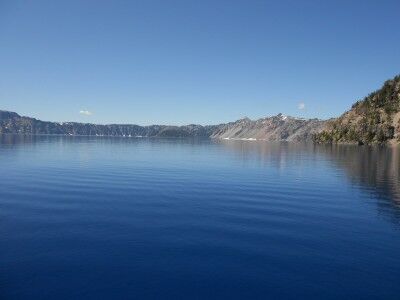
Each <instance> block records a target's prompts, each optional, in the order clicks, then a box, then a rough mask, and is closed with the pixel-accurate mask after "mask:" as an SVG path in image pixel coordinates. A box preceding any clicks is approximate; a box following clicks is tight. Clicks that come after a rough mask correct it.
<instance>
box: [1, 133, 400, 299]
mask: <svg viewBox="0 0 400 300" xmlns="http://www.w3.org/2000/svg"><path fill="white" fill-rule="evenodd" d="M0 224H1V225H0V298H1V299H79V298H81V299H135V298H136V299H177V298H178V299H223V298H225V299H234V298H238V299H239V298H241V299H267V298H270V299H300V298H307V299H322V298H323V299H338V298H347V299H368V298H369V299H398V298H399V295H400V285H399V278H400V149H398V148H385V147H364V146H363V147H358V146H327V145H325V146H323V145H320V146H315V145H302V144H287V143H265V142H248V141H247V142H241V141H209V140H174V139H133V138H94V137H93V138H91V137H57V136H56V137H50V136H38V137H17V136H1V137H0Z"/></svg>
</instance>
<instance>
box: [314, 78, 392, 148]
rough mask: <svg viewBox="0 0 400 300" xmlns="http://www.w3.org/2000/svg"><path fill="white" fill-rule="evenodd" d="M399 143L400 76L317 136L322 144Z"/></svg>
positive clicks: (328, 125)
mask: <svg viewBox="0 0 400 300" xmlns="http://www.w3.org/2000/svg"><path fill="white" fill-rule="evenodd" d="M399 139H400V76H396V77H395V78H393V79H391V80H388V81H386V82H385V83H384V85H383V87H382V88H381V89H379V90H377V91H375V92H373V93H371V94H370V95H369V96H367V97H365V98H364V99H363V100H362V101H358V102H356V103H355V104H354V105H353V106H352V108H351V109H350V110H349V111H347V112H345V113H344V114H343V115H341V116H340V117H339V118H337V119H334V120H331V121H328V122H327V123H326V128H325V130H323V131H322V132H320V133H318V134H316V135H315V138H314V140H315V141H316V142H320V143H326V142H333V143H345V142H357V143H359V144H372V143H386V142H394V141H396V140H397V141H398V140H399Z"/></svg>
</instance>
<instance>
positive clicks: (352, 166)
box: [219, 140, 400, 222]
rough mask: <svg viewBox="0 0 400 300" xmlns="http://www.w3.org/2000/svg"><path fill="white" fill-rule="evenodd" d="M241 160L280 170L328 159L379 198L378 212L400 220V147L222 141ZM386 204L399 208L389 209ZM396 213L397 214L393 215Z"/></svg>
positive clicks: (348, 176) (352, 181)
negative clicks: (255, 161)
mask: <svg viewBox="0 0 400 300" xmlns="http://www.w3.org/2000/svg"><path fill="white" fill-rule="evenodd" d="M219 143H221V144H222V145H223V146H224V147H226V148H227V149H230V150H233V151H234V152H235V155H236V156H237V158H238V159H242V160H244V161H246V160H254V159H257V160H258V161H259V162H260V163H268V164H270V165H273V166H275V167H276V168H279V169H284V168H285V167H287V166H288V167H291V166H292V165H293V163H294V164H307V165H312V164H313V163H315V162H319V161H321V159H324V160H326V162H327V163H329V164H331V166H332V167H334V168H338V169H339V170H341V171H342V172H343V175H344V176H346V178H347V179H348V180H349V181H351V183H352V184H354V185H361V186H362V187H363V189H365V191H366V192H368V193H372V194H375V195H376V197H378V200H381V201H378V203H377V205H378V210H379V212H383V213H386V212H389V214H390V216H391V217H396V218H395V219H394V220H393V221H396V222H400V147H398V146H391V147H387V146H357V145H314V144H310V143H304V144H302V143H265V142H248V141H226V140H224V141H220V142H219ZM387 205H390V206H391V207H395V208H397V209H396V210H394V211H393V210H391V209H389V210H388V209H386V208H387ZM393 212H395V215H393Z"/></svg>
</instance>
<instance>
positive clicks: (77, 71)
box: [0, 0, 400, 125]
mask: <svg viewBox="0 0 400 300" xmlns="http://www.w3.org/2000/svg"><path fill="white" fill-rule="evenodd" d="M399 13H400V1H398V0H396V1H338V0H335V1H318V0H315V1H307V0H302V1H295V0H293V1H245V0H243V1H235V0H229V1H228V0H220V1H218V0H211V1H208V0H207V1H206V0H201V1H199V0H194V1H191V0H182V1H168V0H159V1H152V0H143V1H99V0H97V1H83V0H79V1H77V0H76V1H75V0H68V1H55V0H49V1H40V0H35V1H18V0H9V1H5V0H0V109H6V110H12V111H16V112H18V113H20V114H23V115H29V116H34V117H36V118H40V119H43V120H51V121H81V122H93V123H136V124H143V125H145V124H153V123H159V124H185V123H199V124H211V123H219V122H226V121H232V120H235V119H238V118H240V117H243V116H248V117H250V118H252V119H254V118H259V117H263V116H268V115H272V114H277V113H279V112H282V113H284V114H289V115H294V116H305V117H319V118H328V117H332V116H337V115H339V114H341V113H342V112H343V111H344V110H346V109H348V108H349V107H350V105H351V104H352V103H353V102H355V101H356V100H357V99H359V98H362V97H363V96H365V95H367V94H368V93H369V92H371V91H372V90H374V89H377V88H379V87H380V86H381V84H382V83H383V82H384V81H385V80H386V79H389V78H391V77H393V76H394V75H396V74H398V73H400V34H399V28H400V17H399ZM300 103H304V108H303V109H299V104H300ZM86 110H87V111H90V112H91V113H92V114H91V115H85V114H82V113H79V112H80V111H86Z"/></svg>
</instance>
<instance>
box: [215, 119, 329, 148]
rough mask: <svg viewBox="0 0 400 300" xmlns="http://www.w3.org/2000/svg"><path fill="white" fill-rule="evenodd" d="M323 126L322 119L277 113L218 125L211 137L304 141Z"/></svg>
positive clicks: (309, 138)
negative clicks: (256, 118)
mask: <svg viewBox="0 0 400 300" xmlns="http://www.w3.org/2000/svg"><path fill="white" fill-rule="evenodd" d="M323 128H324V121H321V120H318V119H308V120H307V119H300V118H294V117H289V116H284V115H282V114H278V115H277V116H272V117H267V118H262V119H259V120H256V121H252V120H250V119H249V118H244V119H241V120H238V121H236V122H232V123H228V124H223V125H220V126H218V127H217V128H216V129H215V130H214V131H213V133H212V135H211V137H212V138H223V139H257V140H267V141H297V142H298V141H305V140H311V139H312V137H313V135H314V134H316V133H318V132H320V131H321V130H322V129H323Z"/></svg>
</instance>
